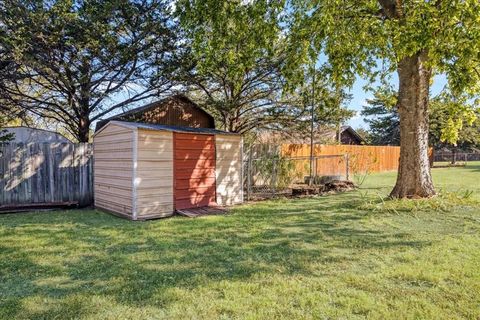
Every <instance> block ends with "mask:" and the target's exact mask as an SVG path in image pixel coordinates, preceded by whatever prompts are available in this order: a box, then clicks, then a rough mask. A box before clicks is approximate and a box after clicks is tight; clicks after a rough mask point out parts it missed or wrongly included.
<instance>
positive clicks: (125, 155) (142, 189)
mask: <svg viewBox="0 0 480 320" xmlns="http://www.w3.org/2000/svg"><path fill="white" fill-rule="evenodd" d="M93 143H94V198H95V207H97V208H100V209H104V210H107V211H109V212H112V213H114V214H118V215H121V216H124V217H127V218H129V219H132V220H143V219H152V218H160V217H167V216H171V215H173V214H174V213H175V210H180V209H189V208H197V207H204V206H214V205H233V204H237V203H241V202H243V188H242V153H243V152H242V148H243V141H242V136H241V135H239V134H235V133H229V132H224V131H219V130H215V129H210V128H188V127H176V126H168V125H158V124H145V123H137V122H124V121H110V122H109V123H108V124H106V125H105V126H104V127H102V128H101V129H100V130H99V131H97V132H96V133H95V135H94V139H93Z"/></svg>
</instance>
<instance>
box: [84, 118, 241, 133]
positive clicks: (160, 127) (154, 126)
mask: <svg viewBox="0 0 480 320" xmlns="http://www.w3.org/2000/svg"><path fill="white" fill-rule="evenodd" d="M109 124H116V125H119V126H122V127H125V128H129V129H145V130H153V131H171V132H185V133H197V134H225V135H234V136H240V135H241V134H240V133H235V132H228V131H222V130H217V129H211V128H191V127H178V126H170V125H164V124H149V123H143V122H128V121H118V120H111V121H109V122H108V123H107V124H106V125H105V126H103V127H102V128H101V129H100V130H98V131H97V132H95V134H94V136H96V135H97V134H98V133H100V132H101V131H102V130H103V129H104V128H106V127H107V126H108V125H109Z"/></svg>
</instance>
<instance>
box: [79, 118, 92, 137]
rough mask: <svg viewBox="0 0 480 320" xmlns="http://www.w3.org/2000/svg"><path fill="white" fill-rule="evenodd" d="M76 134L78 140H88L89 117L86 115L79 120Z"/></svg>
mask: <svg viewBox="0 0 480 320" xmlns="http://www.w3.org/2000/svg"><path fill="white" fill-rule="evenodd" d="M77 135H78V136H77V139H78V142H88V140H89V138H90V137H89V136H90V119H89V118H88V116H86V117H82V118H81V119H80V120H79V122H78V129H77Z"/></svg>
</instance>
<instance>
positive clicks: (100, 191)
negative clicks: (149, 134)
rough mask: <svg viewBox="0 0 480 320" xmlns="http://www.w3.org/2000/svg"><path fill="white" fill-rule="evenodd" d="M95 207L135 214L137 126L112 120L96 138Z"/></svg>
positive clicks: (94, 148)
mask: <svg viewBox="0 0 480 320" xmlns="http://www.w3.org/2000/svg"><path fill="white" fill-rule="evenodd" d="M93 152H94V198H95V207H98V208H102V209H106V210H109V211H113V212H116V213H120V214H123V215H131V213H132V196H133V183H132V179H133V169H132V168H133V130H131V129H127V128H124V127H120V126H117V125H113V124H110V125H109V126H108V127H106V128H105V129H104V130H103V131H101V132H99V134H97V135H96V136H95V138H94V144H93Z"/></svg>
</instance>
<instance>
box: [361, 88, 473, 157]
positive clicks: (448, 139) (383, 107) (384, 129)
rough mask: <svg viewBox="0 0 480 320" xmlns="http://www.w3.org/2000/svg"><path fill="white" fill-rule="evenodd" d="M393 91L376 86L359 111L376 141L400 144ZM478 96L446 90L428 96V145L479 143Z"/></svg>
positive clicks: (376, 142) (438, 146) (373, 140)
mask: <svg viewBox="0 0 480 320" xmlns="http://www.w3.org/2000/svg"><path fill="white" fill-rule="evenodd" d="M396 95H397V93H396V91H394V90H393V89H392V88H385V87H381V88H379V89H378V90H377V91H376V92H375V94H374V98H373V99H370V100H368V101H367V102H368V103H369V105H367V106H364V108H363V110H362V113H361V114H362V115H363V116H365V117H366V118H365V119H364V120H365V122H366V123H368V124H369V127H370V129H369V137H370V139H371V143H372V144H375V145H399V144H400V119H399V116H398V111H397V109H396ZM476 103H477V100H473V101H469V100H468V99H467V97H465V96H460V97H454V96H452V94H451V93H449V91H448V90H445V91H444V92H443V93H441V94H440V95H439V96H437V97H434V98H433V99H431V100H430V112H429V113H430V116H429V118H430V121H429V128H430V132H429V142H430V145H433V146H435V147H436V148H440V147H442V146H459V147H461V148H469V147H470V146H475V145H478V144H480V119H479V116H480V111H479V109H478V107H477V106H476Z"/></svg>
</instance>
